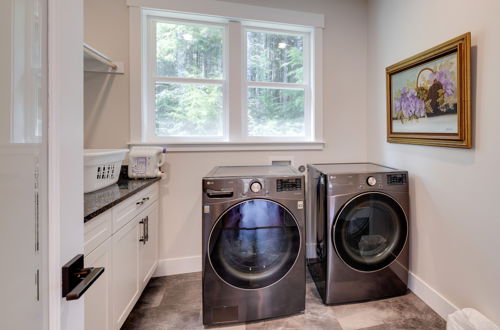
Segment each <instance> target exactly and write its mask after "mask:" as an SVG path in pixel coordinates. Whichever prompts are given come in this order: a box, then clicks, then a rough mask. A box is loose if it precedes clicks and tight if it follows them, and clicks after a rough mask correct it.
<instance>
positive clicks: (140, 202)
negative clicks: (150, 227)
mask: <svg viewBox="0 0 500 330" xmlns="http://www.w3.org/2000/svg"><path fill="white" fill-rule="evenodd" d="M142 204H144V201H139V202H137V203H135V205H142Z"/></svg>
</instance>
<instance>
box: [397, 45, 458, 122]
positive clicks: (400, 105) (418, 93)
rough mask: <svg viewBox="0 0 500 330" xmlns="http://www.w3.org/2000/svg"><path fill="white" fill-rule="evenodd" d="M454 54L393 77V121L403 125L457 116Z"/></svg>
mask: <svg viewBox="0 0 500 330" xmlns="http://www.w3.org/2000/svg"><path fill="white" fill-rule="evenodd" d="M456 72H457V70H456V54H452V55H448V56H446V57H443V58H440V59H437V60H433V61H430V62H427V63H425V64H422V65H419V66H416V67H414V68H411V69H409V70H406V71H402V72H399V73H397V74H395V75H393V76H392V97H393V99H392V119H393V120H397V121H399V122H400V123H401V124H402V125H405V124H408V123H409V122H412V121H418V120H420V119H421V118H430V117H435V116H442V115H453V114H455V115H456V113H457V96H456V91H457V87H456V86H457V73H456Z"/></svg>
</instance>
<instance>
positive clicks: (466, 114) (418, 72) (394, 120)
mask: <svg viewBox="0 0 500 330" xmlns="http://www.w3.org/2000/svg"><path fill="white" fill-rule="evenodd" d="M470 38H471V37H470V32H469V33H466V34H464V35H461V36H459V37H457V38H455V39H452V40H450V41H447V42H445V43H443V44H441V45H438V46H436V47H434V48H431V49H429V50H427V51H425V52H422V53H420V54H417V55H415V56H413V57H410V58H408V59H406V60H404V61H401V62H399V63H396V64H394V65H391V66H389V67H387V68H386V84H387V141H388V142H395V143H409V144H421V145H430V146H441V147H455V148H471V147H472V136H471V134H472V132H471V104H470Z"/></svg>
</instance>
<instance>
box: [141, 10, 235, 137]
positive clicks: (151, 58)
mask: <svg viewBox="0 0 500 330" xmlns="http://www.w3.org/2000/svg"><path fill="white" fill-rule="evenodd" d="M144 19H145V20H146V24H147V29H146V30H145V34H144V35H143V38H144V40H146V43H147V46H146V52H147V53H146V56H145V62H144V63H143V65H144V66H145V67H146V68H147V72H148V73H147V75H146V86H147V87H146V91H145V93H146V95H147V97H146V102H147V108H146V109H145V112H146V113H145V117H146V137H147V141H148V142H160V143H169V142H170V143H172V142H173V143H179V142H181V143H186V142H195V143H196V142H200V141H204V140H210V141H212V142H223V141H227V140H228V126H229V123H228V120H227V118H228V102H227V99H228V96H227V94H228V93H227V82H228V79H227V60H228V42H229V40H228V39H229V38H228V28H227V23H226V22H223V21H222V22H207V21H200V20H186V19H181V18H172V17H169V16H158V15H147V16H145V18H144ZM156 22H166V23H174V24H175V23H179V24H182V23H185V24H189V25H202V26H207V25H212V26H218V27H222V28H223V29H224V39H223V41H222V42H223V51H222V57H223V60H222V63H223V67H222V71H223V77H222V79H200V78H180V77H162V76H158V75H157V70H156V69H157V68H156V64H157V62H156ZM160 81H161V82H165V83H181V84H182V83H184V84H203V85H220V86H222V103H223V106H222V122H221V124H222V135H221V136H201V135H192V136H157V135H156V120H155V118H156V116H155V111H156V102H155V99H156V93H155V90H156V83H157V82H160Z"/></svg>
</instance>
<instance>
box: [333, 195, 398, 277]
mask: <svg viewBox="0 0 500 330" xmlns="http://www.w3.org/2000/svg"><path fill="white" fill-rule="evenodd" d="M407 235H408V222H407V219H406V215H405V213H404V212H403V210H402V208H401V206H399V204H398V203H397V202H396V201H395V200H394V199H392V198H391V197H389V196H388V195H385V194H381V193H366V194H362V195H358V196H357V197H355V198H353V199H351V200H350V201H349V202H347V203H346V204H345V205H344V207H343V208H342V209H341V211H340V212H339V214H338V216H337V217H336V220H335V223H334V226H333V230H332V239H333V245H334V247H335V250H336V251H337V254H338V255H339V257H340V258H341V259H342V260H343V261H344V262H345V263H346V264H347V265H348V266H350V267H352V268H354V269H356V270H359V271H376V270H380V269H382V268H384V267H386V266H388V265H390V264H391V263H392V262H393V261H394V260H396V258H397V257H398V256H399V254H400V253H401V251H402V250H403V248H404V246H405V244H406V238H407Z"/></svg>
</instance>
